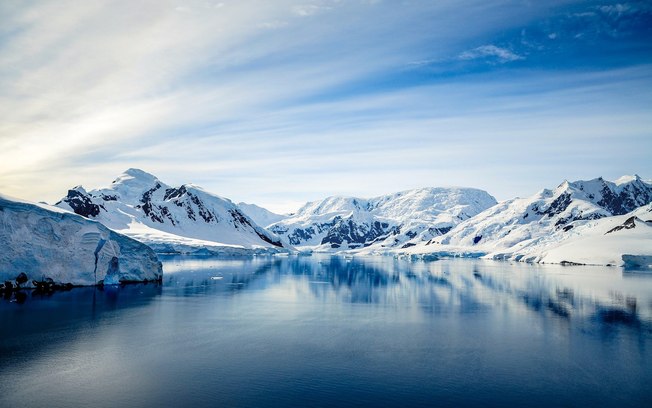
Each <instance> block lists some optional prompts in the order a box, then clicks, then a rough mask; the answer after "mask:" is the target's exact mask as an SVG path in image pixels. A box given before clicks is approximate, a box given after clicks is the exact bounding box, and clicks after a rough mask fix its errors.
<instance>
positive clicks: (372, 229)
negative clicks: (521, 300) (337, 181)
mask: <svg viewBox="0 0 652 408" xmlns="http://www.w3.org/2000/svg"><path fill="white" fill-rule="evenodd" d="M494 204H496V200H495V199H494V198H493V197H492V196H490V195H489V194H488V193H487V192H485V191H482V190H477V189H472V188H423V189H417V190H409V191H402V192H399V193H394V194H389V195H385V196H380V197H376V198H371V199H361V198H354V197H328V198H326V199H324V200H321V201H315V202H310V203H308V204H306V205H304V206H303V207H302V208H301V209H299V211H298V212H297V213H296V214H294V215H292V216H290V217H288V218H286V219H284V220H282V221H280V222H277V223H274V224H272V225H270V226H269V227H268V228H269V229H270V230H271V231H272V232H274V233H276V234H278V235H279V236H281V237H283V238H285V239H286V240H287V241H288V242H289V243H290V244H291V245H295V246H306V247H312V248H314V249H318V250H327V251H338V250H342V249H359V248H377V249H383V248H401V247H410V246H414V245H417V244H418V243H423V242H427V241H429V240H431V239H432V238H434V237H437V236H440V235H441V234H444V233H446V232H448V231H449V230H450V229H451V228H452V227H453V226H455V225H457V224H458V223H460V222H462V221H463V220H466V219H468V218H470V217H472V216H474V215H475V214H478V213H479V212H481V211H483V210H485V209H487V208H489V207H491V206H493V205H494Z"/></svg>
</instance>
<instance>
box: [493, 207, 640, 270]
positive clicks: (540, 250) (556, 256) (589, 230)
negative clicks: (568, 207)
mask: <svg viewBox="0 0 652 408" xmlns="http://www.w3.org/2000/svg"><path fill="white" fill-rule="evenodd" d="M490 256H491V257H493V258H495V259H500V258H501V254H490ZM509 257H510V258H513V259H515V260H521V259H523V260H525V261H529V262H541V263H570V264H597V265H617V266H630V267H641V268H648V267H651V266H652V205H646V206H643V207H640V208H638V209H636V210H634V211H632V212H631V213H629V214H625V215H618V216H613V217H606V218H601V219H599V220H593V221H589V222H585V223H582V224H581V225H578V226H577V227H575V228H573V229H572V230H570V231H568V232H567V233H564V232H563V231H557V232H555V233H553V234H552V235H550V236H547V237H545V238H543V239H541V240H540V241H538V242H536V243H534V242H532V243H528V244H524V245H522V247H521V248H518V249H517V250H515V251H514V252H513V253H511V254H509Z"/></svg>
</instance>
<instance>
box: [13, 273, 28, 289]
mask: <svg viewBox="0 0 652 408" xmlns="http://www.w3.org/2000/svg"><path fill="white" fill-rule="evenodd" d="M15 280H16V286H20V285H22V284H23V283H27V281H28V280H29V279H28V278H27V274H26V273H25V272H21V273H19V274H18V276H16V279H15Z"/></svg>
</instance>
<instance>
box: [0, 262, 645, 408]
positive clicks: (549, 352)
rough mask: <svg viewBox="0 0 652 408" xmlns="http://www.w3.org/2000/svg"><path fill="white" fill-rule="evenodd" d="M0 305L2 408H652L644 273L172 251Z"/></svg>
mask: <svg viewBox="0 0 652 408" xmlns="http://www.w3.org/2000/svg"><path fill="white" fill-rule="evenodd" d="M164 271H165V273H166V275H165V279H164V283H163V285H162V286H156V285H152V284H149V285H129V286H125V287H122V288H106V289H104V291H99V290H95V289H91V288H87V289H74V290H72V291H70V292H60V293H55V294H53V295H52V296H49V297H41V296H38V295H37V296H31V295H30V296H28V297H27V299H25V301H24V303H22V304H18V303H17V302H15V301H13V300H4V301H3V300H0V330H1V335H0V406H1V407H22V406H25V407H69V406H86V407H179V406H193V407H211V406H242V407H258V406H279V407H288V406H295V407H314V406H396V407H399V406H400V407H404V406H455V407H460V406H507V405H510V406H514V407H520V406H578V407H580V406H581V407H584V406H596V407H597V406H614V407H615V406H618V407H626V406H652V275H650V274H637V273H628V272H624V271H622V270H621V269H618V268H600V267H560V266H530V265H521V264H514V265H513V264H509V263H502V262H488V261H487V262H483V261H472V260H450V261H447V260H445V261H437V262H431V263H423V262H412V263H410V262H407V261H397V260H394V259H391V258H383V257H377V258H365V259H357V258H356V259H344V258H338V257H333V258H331V257H322V258H319V257H299V258H297V257H289V258H266V259H251V260H229V261H225V260H215V259H210V258H169V259H167V260H165V262H164Z"/></svg>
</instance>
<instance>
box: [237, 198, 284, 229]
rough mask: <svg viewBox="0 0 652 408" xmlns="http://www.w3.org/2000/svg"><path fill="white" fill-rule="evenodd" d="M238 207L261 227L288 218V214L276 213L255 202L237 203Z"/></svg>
mask: <svg viewBox="0 0 652 408" xmlns="http://www.w3.org/2000/svg"><path fill="white" fill-rule="evenodd" d="M238 207H239V208H240V209H241V210H242V212H243V213H245V214H247V215H248V216H249V218H251V219H252V220H254V222H255V223H256V224H258V225H260V226H262V227H265V228H266V227H267V226H269V225H271V224H274V223H275V222H279V221H281V220H284V219H286V218H288V215H283V214H276V213H273V212H271V211H269V210H268V209H266V208H263V207H260V206H257V205H256V204H247V203H238Z"/></svg>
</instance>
